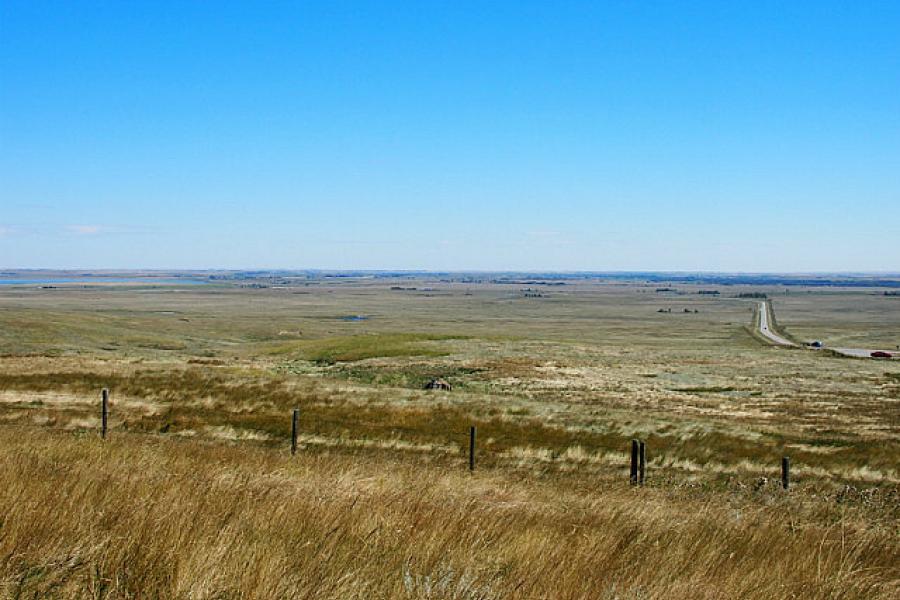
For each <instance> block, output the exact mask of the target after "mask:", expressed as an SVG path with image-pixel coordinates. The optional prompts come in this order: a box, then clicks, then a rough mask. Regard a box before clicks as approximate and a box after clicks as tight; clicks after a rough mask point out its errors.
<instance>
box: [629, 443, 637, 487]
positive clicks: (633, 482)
mask: <svg viewBox="0 0 900 600" xmlns="http://www.w3.org/2000/svg"><path fill="white" fill-rule="evenodd" d="M628 481H630V482H631V485H636V484H637V482H638V441H637V440H631V473H630V475H629V477H628Z"/></svg>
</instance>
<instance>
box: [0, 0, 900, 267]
mask: <svg viewBox="0 0 900 600" xmlns="http://www.w3.org/2000/svg"><path fill="white" fill-rule="evenodd" d="M0 267H7V268H10V267H13V268H14V267H51V268H68V267H71V268H103V267H109V268H129V267H134V268H151V267H155V268H389V269H399V268H409V269H458V270H465V269H480V270H490V269H523V270H552V269H555V270H689V271H695V270H719V271H885V270H888V271H900V2H896V1H891V2H864V3H860V2H828V1H817V2H790V3H785V2H744V3H736V2H734V3H732V2H584V3H581V2H521V1H517V2H461V1H456V2H412V3H410V2H398V3H389V2H371V3H355V2H294V3H286V2H285V3H282V2H277V3H275V2H272V3H270V2H246V3H229V2H216V3H199V2H198V3H190V2H172V3H167V2H161V1H155V2H147V3H141V2H127V3H126V2H121V3H109V2H96V3H85V2H77V1H68V2H60V3H49V2H37V1H33V0H32V1H28V2H18V1H13V0H2V1H0Z"/></svg>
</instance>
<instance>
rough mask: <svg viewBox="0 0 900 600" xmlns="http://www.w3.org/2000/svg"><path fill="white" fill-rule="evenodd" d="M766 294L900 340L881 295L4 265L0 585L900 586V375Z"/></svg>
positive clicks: (853, 341) (590, 591) (369, 589)
mask: <svg viewBox="0 0 900 600" xmlns="http://www.w3.org/2000/svg"><path fill="white" fill-rule="evenodd" d="M251 285H252V286H255V287H250V286H251ZM701 290H702V291H709V290H715V291H717V292H719V293H718V294H701V293H699V292H700V291H701ZM752 293H765V294H767V295H768V296H769V298H771V299H772V303H773V307H774V311H775V316H776V323H777V326H778V328H779V329H780V330H781V331H782V332H784V333H785V334H787V335H790V336H793V338H794V339H796V340H798V341H808V340H812V339H821V340H823V341H825V342H826V344H827V345H832V346H837V345H848V346H850V345H856V346H866V345H875V346H878V347H887V348H895V347H896V346H897V344H900V298H898V297H896V296H890V295H886V294H884V290H882V289H878V288H858V289H857V288H834V287H829V288H817V287H808V288H807V287H802V286H793V287H791V288H790V289H785V288H784V287H778V286H749V285H725V286H716V285H709V284H705V285H700V284H691V283H671V284H667V283H660V282H658V281H653V282H646V281H640V280H639V279H635V280H631V281H625V280H590V279H572V280H533V281H517V280H509V281H506V282H503V283H496V282H488V281H485V280H460V279H456V280H453V279H440V278H430V277H425V276H421V277H397V278H365V277H356V278H354V277H345V278H297V279H293V280H287V281H266V280H259V281H254V282H253V283H244V284H240V283H238V282H234V281H221V282H217V281H214V282H212V283H209V284H204V285H180V284H172V285H144V284H140V283H109V284H103V285H94V284H91V285H84V284H81V283H65V284H58V285H54V286H49V288H48V286H40V285H33V284H32V285H25V286H12V285H3V286H0V354H2V357H0V422H2V429H0V453H2V454H3V455H4V461H3V472H2V474H0V479H2V480H3V488H4V489H5V491H4V492H3V494H0V510H2V513H3V515H4V517H3V519H4V520H3V525H2V529H0V553H2V554H0V561H2V562H0V564H2V569H3V572H2V583H0V585H2V587H0V590H2V593H3V594H4V595H6V596H9V597H26V596H27V597H32V596H42V595H51V596H52V595H78V594H79V593H91V594H93V595H94V596H95V597H132V596H134V595H135V594H137V593H138V591H140V590H144V595H146V596H165V597H277V596H298V597H322V598H325V597H342V598H346V597H359V598H371V597H410V598H438V597H440V598H445V597H455V598H495V597H496V598H506V597H523V598H524V597H529V598H531V597H534V598H538V597H561V598H596V597H607V598H651V597H652V598H656V597H692V598H698V597H705V598H718V597H735V598H737V597H740V598H771V597H817V598H818V597H821V598H834V597H842V598H878V597H880V598H890V597H896V594H898V593H900V543H898V536H900V520H898V519H900V495H898V484H900V364H898V362H897V361H890V360H867V359H851V358H844V357H838V356H834V355H832V354H831V353H828V352H826V351H811V350H805V349H799V348H798V349H787V348H778V347H773V346H771V345H769V344H767V343H766V342H765V341H764V340H763V339H761V338H760V337H759V336H758V335H756V334H755V330H754V323H755V321H754V318H755V311H756V310H757V305H758V302H757V301H756V300H753V299H751V298H739V297H737V296H738V295H740V294H744V295H748V294H752ZM432 378H442V379H445V380H447V381H448V382H449V383H450V384H451V385H452V388H453V389H452V391H427V390H424V389H423V387H424V384H425V383H426V382H428V381H429V380H430V379H432ZM104 387H105V388H108V389H109V390H110V394H111V402H110V406H111V408H110V435H109V439H107V440H106V441H105V442H102V441H101V440H99V436H98V428H99V421H100V413H99V397H100V390H101V388H104ZM295 407H296V408H299V410H300V419H299V442H300V449H299V451H298V454H297V455H296V456H294V457H291V456H290V453H289V442H290V440H289V435H290V428H291V422H290V415H291V410H292V409H293V408H295ZM473 425H474V426H476V427H477V431H478V446H477V469H476V471H475V473H474V474H469V473H467V472H466V461H467V452H468V430H469V427H470V426H473ZM634 438H638V439H642V440H645V441H646V444H647V460H648V463H647V481H646V485H645V486H644V487H642V488H633V487H631V486H629V484H628V460H629V458H628V450H629V443H630V440H631V439H634ZM782 456H790V458H791V461H792V471H791V474H792V486H791V489H790V490H789V491H787V492H785V491H784V490H781V489H780V479H779V477H780V470H779V469H780V461H781V457H782ZM23 499H24V502H23ZM124 540H127V541H124ZM513 542H514V543H513ZM135 561H137V562H135ZM142 561H143V562H142ZM145 563H146V564H145ZM147 590H150V591H149V592H148V591H147Z"/></svg>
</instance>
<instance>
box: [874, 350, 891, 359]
mask: <svg viewBox="0 0 900 600" xmlns="http://www.w3.org/2000/svg"><path fill="white" fill-rule="evenodd" d="M869 356H871V357H872V358H891V353H890V352H882V351H881V350H878V351H876V352H873V353H872V354H870V355H869Z"/></svg>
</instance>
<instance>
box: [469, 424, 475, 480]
mask: <svg viewBox="0 0 900 600" xmlns="http://www.w3.org/2000/svg"><path fill="white" fill-rule="evenodd" d="M469 470H470V471H474V470H475V426H474V425H472V426H471V427H469Z"/></svg>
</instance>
